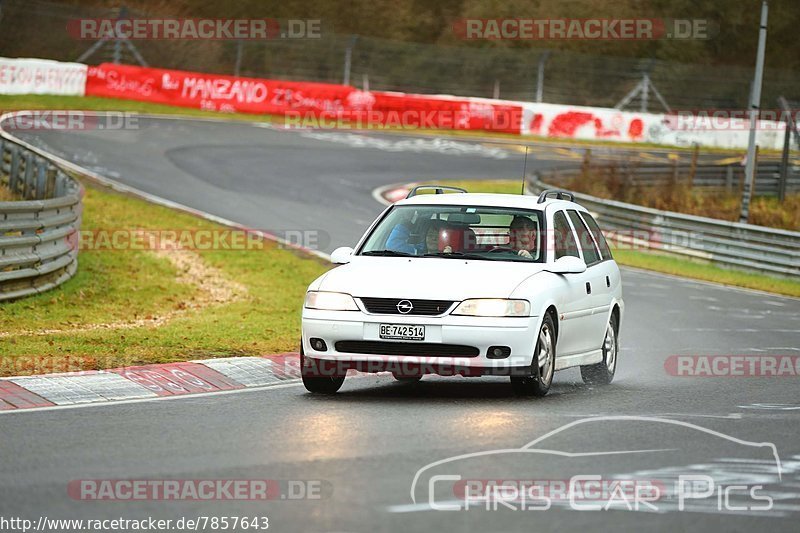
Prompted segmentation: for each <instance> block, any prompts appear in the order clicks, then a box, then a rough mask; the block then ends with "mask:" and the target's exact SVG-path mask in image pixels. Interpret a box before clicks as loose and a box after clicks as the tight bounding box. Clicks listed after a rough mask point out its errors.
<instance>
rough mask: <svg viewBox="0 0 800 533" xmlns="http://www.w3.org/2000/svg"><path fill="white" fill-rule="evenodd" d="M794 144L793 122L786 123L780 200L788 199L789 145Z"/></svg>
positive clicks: (779, 181)
mask: <svg viewBox="0 0 800 533" xmlns="http://www.w3.org/2000/svg"><path fill="white" fill-rule="evenodd" d="M790 144H792V125H791V120H787V121H786V134H785V135H784V138H783V154H782V155H781V174H780V179H779V180H778V200H779V201H780V202H783V201H784V200H785V199H786V182H787V180H788V179H789V145H790Z"/></svg>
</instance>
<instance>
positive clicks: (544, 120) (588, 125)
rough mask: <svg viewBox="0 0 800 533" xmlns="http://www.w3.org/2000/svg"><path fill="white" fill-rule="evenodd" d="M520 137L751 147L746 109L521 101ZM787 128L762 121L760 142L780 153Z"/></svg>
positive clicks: (759, 130) (759, 122)
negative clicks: (661, 110) (665, 110)
mask: <svg viewBox="0 0 800 533" xmlns="http://www.w3.org/2000/svg"><path fill="white" fill-rule="evenodd" d="M522 105H523V119H522V132H521V133H522V134H523V135H542V136H544V137H555V138H567V139H579V140H592V141H594V140H601V141H618V142H645V143H654V144H665V145H672V146H691V145H693V144H694V143H697V144H699V145H700V146H713V147H717V148H740V149H745V148H747V140H748V136H749V121H748V120H747V118H745V116H746V115H745V111H728V110H721V109H719V110H713V109H711V110H691V111H689V110H685V111H684V110H681V111H675V112H673V113H671V114H655V113H639V112H635V111H620V110H618V109H608V108H602V107H583V106H570V105H559V104H540V103H523V104H522ZM785 129H786V124H785V123H784V122H779V121H769V120H759V121H758V134H757V137H756V139H757V143H758V145H759V147H761V148H772V149H777V150H780V149H781V148H782V147H783V138H784V131H785Z"/></svg>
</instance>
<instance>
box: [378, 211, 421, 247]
mask: <svg viewBox="0 0 800 533" xmlns="http://www.w3.org/2000/svg"><path fill="white" fill-rule="evenodd" d="M413 227H414V225H413V223H412V222H411V217H407V218H406V219H405V220H403V221H402V222H400V223H399V224H397V225H396V226H395V227H394V228H392V232H391V233H390V234H389V238H388V239H386V249H387V250H391V251H393V252H402V253H405V254H412V255H422V254H424V253H425V243H424V242H419V243H417V242H411V230H412V229H413Z"/></svg>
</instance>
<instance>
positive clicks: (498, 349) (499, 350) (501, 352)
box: [486, 346, 511, 359]
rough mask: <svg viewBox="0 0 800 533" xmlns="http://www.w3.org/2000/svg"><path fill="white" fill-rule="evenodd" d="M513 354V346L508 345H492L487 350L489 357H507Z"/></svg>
mask: <svg viewBox="0 0 800 533" xmlns="http://www.w3.org/2000/svg"><path fill="white" fill-rule="evenodd" d="M509 355H511V348H509V347H508V346H490V347H489V349H488V350H486V357H487V358H489V359H505V358H506V357H508V356H509Z"/></svg>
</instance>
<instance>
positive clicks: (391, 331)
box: [378, 324, 425, 341]
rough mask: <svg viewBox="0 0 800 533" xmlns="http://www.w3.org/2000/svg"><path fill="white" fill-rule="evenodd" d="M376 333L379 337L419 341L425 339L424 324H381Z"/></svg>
mask: <svg viewBox="0 0 800 533" xmlns="http://www.w3.org/2000/svg"><path fill="white" fill-rule="evenodd" d="M378 335H379V336H380V338H381V339H402V340H404V341H421V340H424V339H425V326H409V325H407V324H381V326H380V330H379V332H378Z"/></svg>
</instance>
